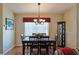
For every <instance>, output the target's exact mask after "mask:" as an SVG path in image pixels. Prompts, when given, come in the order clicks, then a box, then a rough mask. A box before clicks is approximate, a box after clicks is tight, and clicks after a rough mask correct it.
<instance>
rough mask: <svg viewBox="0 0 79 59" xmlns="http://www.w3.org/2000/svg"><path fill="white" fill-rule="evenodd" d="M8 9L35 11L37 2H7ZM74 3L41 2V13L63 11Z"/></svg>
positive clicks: (25, 11) (18, 11) (36, 10)
mask: <svg viewBox="0 0 79 59" xmlns="http://www.w3.org/2000/svg"><path fill="white" fill-rule="evenodd" d="M6 5H7V6H8V8H9V9H11V10H12V11H13V12H14V13H37V12H38V4H37V3H7V4H6ZM74 5H75V4H74V3H41V5H40V12H41V13H63V12H65V11H66V10H68V9H69V8H71V7H73V6H74Z"/></svg>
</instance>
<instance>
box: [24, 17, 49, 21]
mask: <svg viewBox="0 0 79 59" xmlns="http://www.w3.org/2000/svg"><path fill="white" fill-rule="evenodd" d="M34 19H38V18H23V22H33V20H34ZM40 19H45V22H50V18H40ZM38 20H39V19H38Z"/></svg>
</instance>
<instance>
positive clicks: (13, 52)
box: [5, 46, 22, 55]
mask: <svg viewBox="0 0 79 59" xmlns="http://www.w3.org/2000/svg"><path fill="white" fill-rule="evenodd" d="M5 55H22V47H21V46H18V47H14V48H13V49H12V50H11V51H9V52H8V53H6V54H5Z"/></svg>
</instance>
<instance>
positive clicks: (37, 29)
mask: <svg viewBox="0 0 79 59" xmlns="http://www.w3.org/2000/svg"><path fill="white" fill-rule="evenodd" d="M24 25H25V35H26V36H32V35H33V33H46V35H48V32H49V31H48V30H49V23H48V22H45V23H44V24H38V25H36V24H35V23H33V22H25V23H24Z"/></svg>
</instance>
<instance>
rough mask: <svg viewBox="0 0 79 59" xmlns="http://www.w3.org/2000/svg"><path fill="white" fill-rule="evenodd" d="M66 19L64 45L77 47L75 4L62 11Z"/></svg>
mask: <svg viewBox="0 0 79 59" xmlns="http://www.w3.org/2000/svg"><path fill="white" fill-rule="evenodd" d="M63 20H65V21H66V46H67V47H71V48H77V9H76V5H75V6H73V7H72V8H70V9H69V10H67V11H66V12H65V13H64V17H63Z"/></svg>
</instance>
